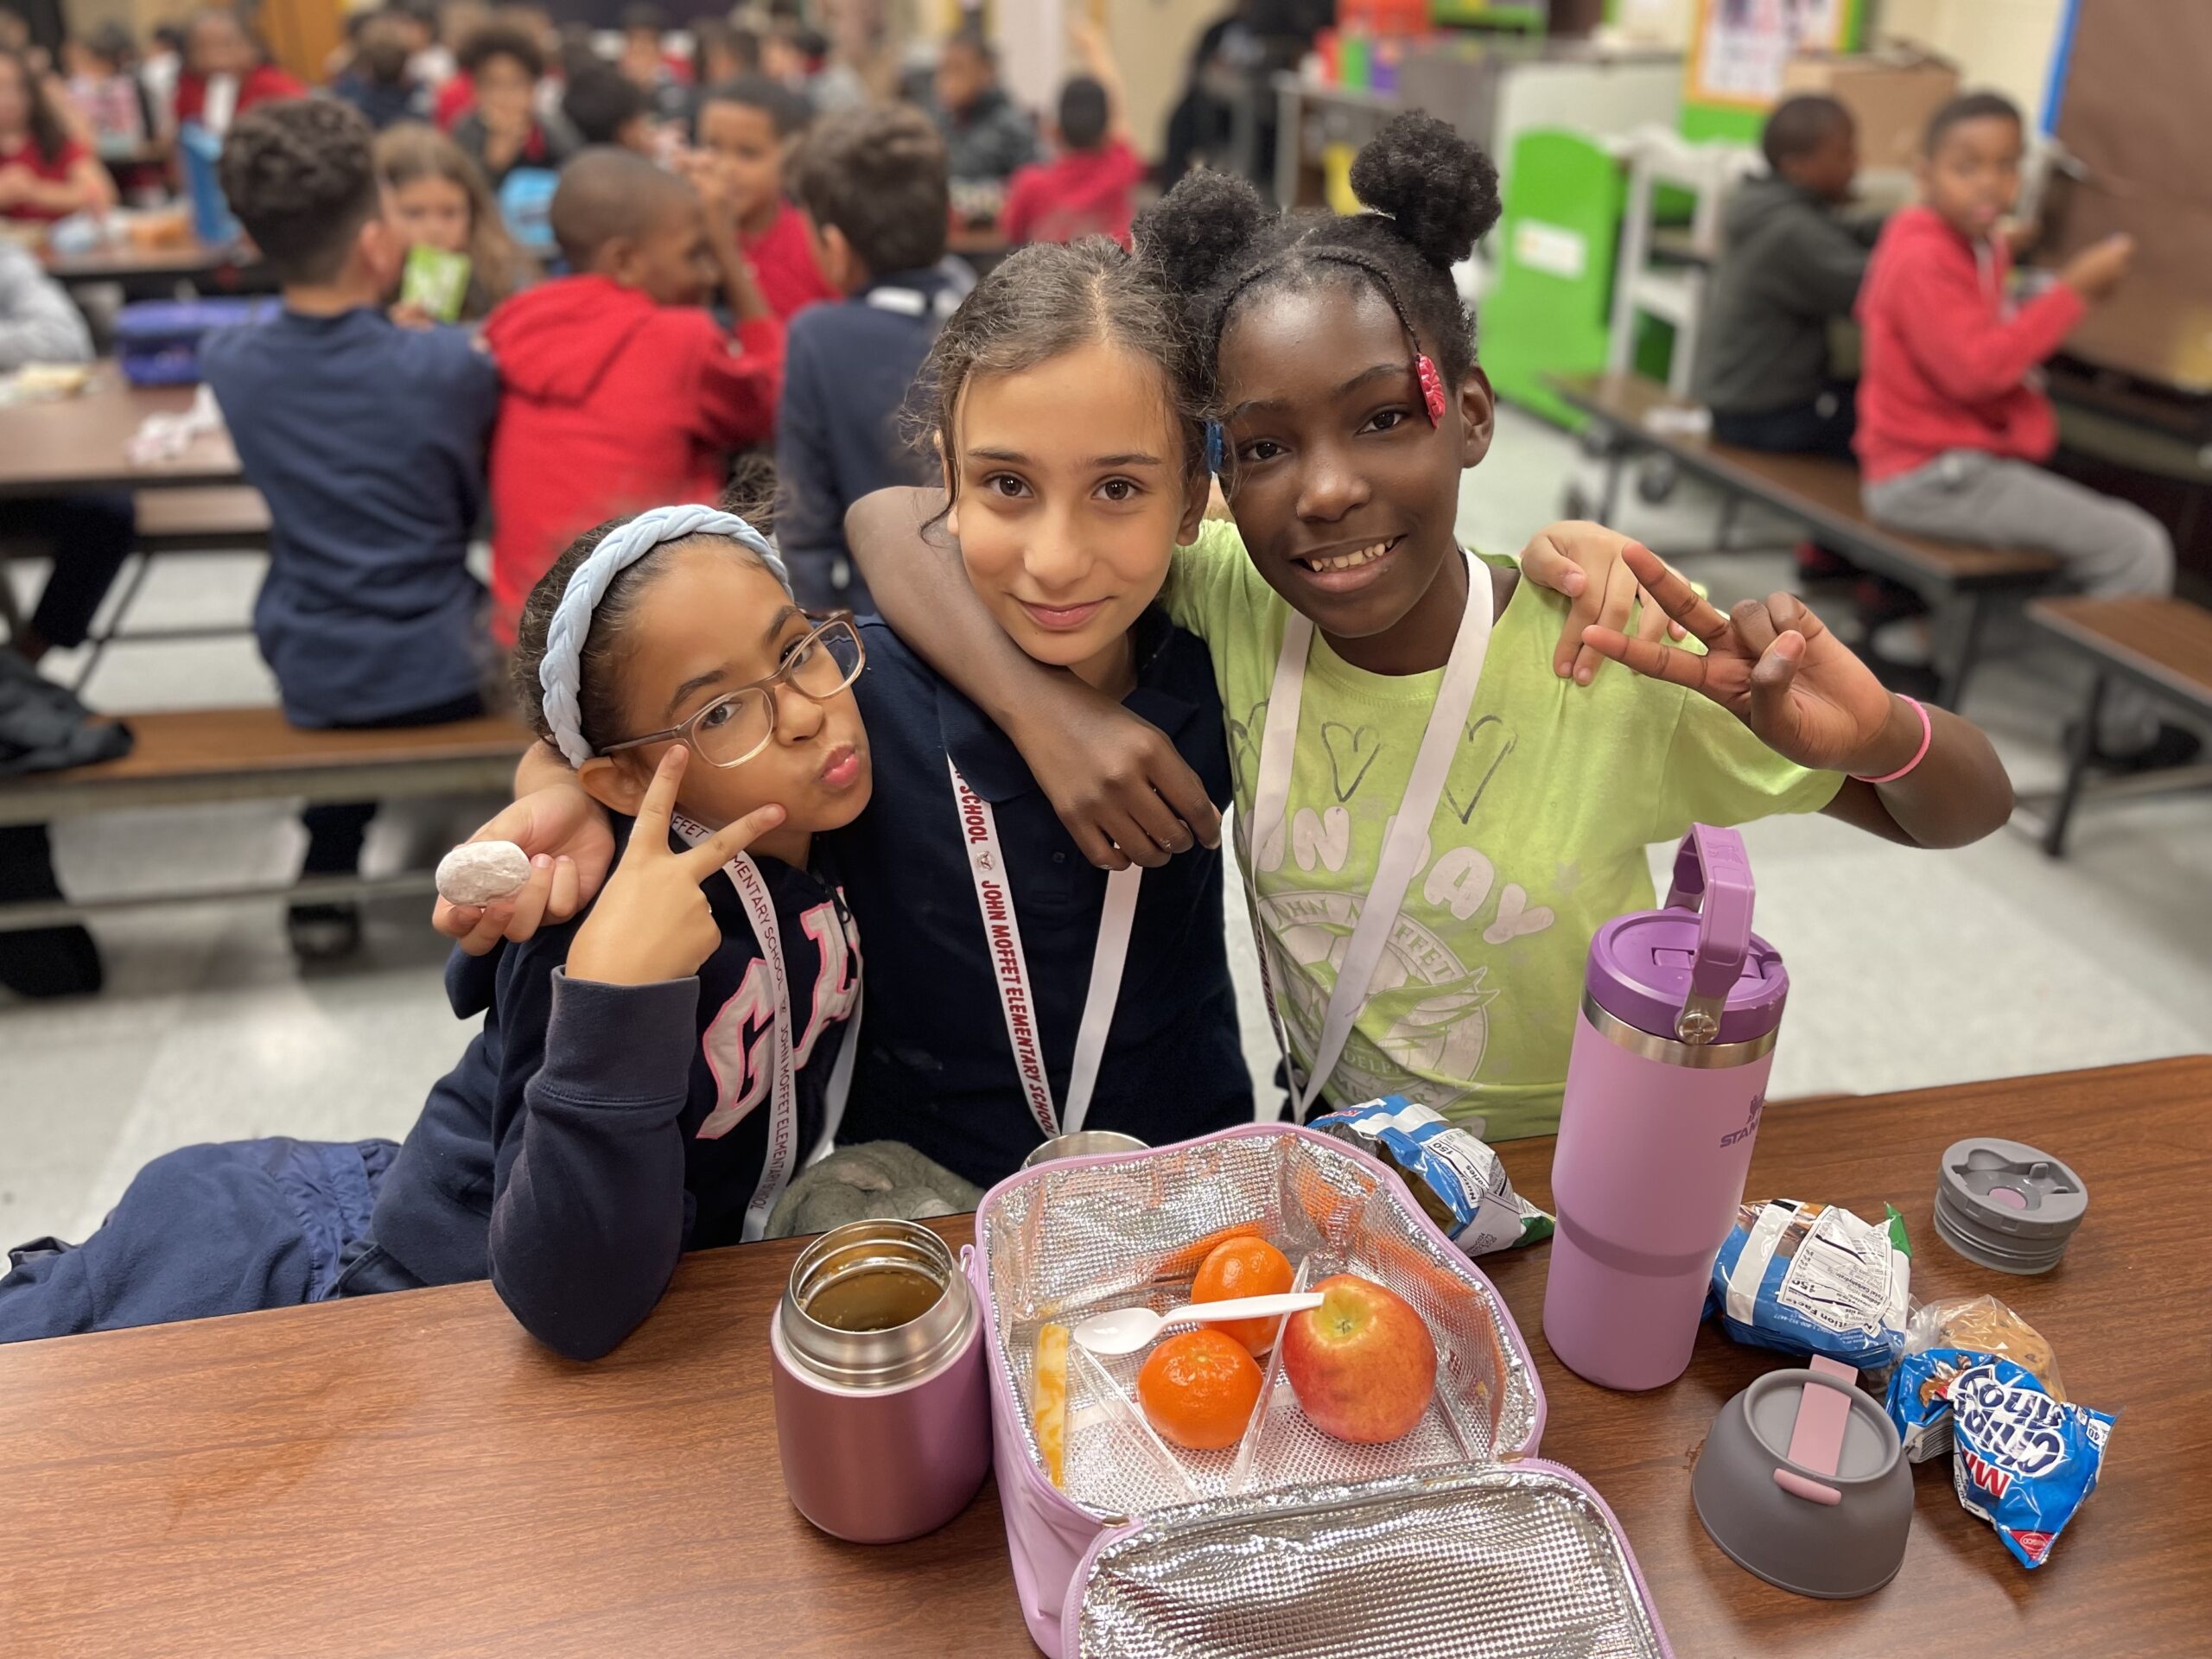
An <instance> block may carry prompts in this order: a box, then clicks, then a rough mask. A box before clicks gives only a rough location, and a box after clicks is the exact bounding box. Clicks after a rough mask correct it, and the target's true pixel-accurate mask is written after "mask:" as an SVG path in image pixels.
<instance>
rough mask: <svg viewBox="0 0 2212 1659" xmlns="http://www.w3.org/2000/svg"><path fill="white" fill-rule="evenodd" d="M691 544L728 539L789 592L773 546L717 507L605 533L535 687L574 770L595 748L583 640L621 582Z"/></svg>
mask: <svg viewBox="0 0 2212 1659" xmlns="http://www.w3.org/2000/svg"><path fill="white" fill-rule="evenodd" d="M687 536H727V537H729V538H730V539H731V540H732V541H734V542H739V543H742V544H743V545H744V546H746V547H747V548H749V549H750V550H752V551H753V553H754V554H755V555H757V556H759V558H760V563H762V564H764V565H766V567H767V569H768V574H769V575H772V576H773V577H774V578H775V579H776V580H777V581H778V582H781V583H782V584H783V586H784V591H785V593H789V592H790V591H791V575H790V573H789V572H788V571H786V570H785V569H784V562H783V560H782V559H781V558H780V557H779V556H778V555H777V552H776V550H775V548H774V547H773V546H772V545H771V544H770V543H769V542H768V539H767V538H766V537H764V536H763V535H761V533H760V531H757V530H755V529H753V526H752V525H750V524H747V523H746V522H745V520H744V519H742V518H739V517H738V516H737V515H736V514H735V513H730V512H720V511H719V510H717V509H715V508H714V507H697V506H681V507H654V508H652V510H650V511H649V512H641V513H639V515H638V516H637V517H636V518H632V520H630V522H629V523H628V524H623V525H620V526H619V527H617V528H616V529H613V530H611V531H607V536H606V538H605V539H604V540H602V541H601V543H600V544H599V545H598V546H597V547H595V548H594V549H592V550H591V554H590V556H589V557H588V558H586V559H585V560H584V562H583V563H582V564H580V565H578V566H577V567H576V569H575V575H571V576H570V577H569V586H568V588H567V589H566V590H565V591H564V592H563V594H562V595H561V602H560V604H559V605H558V606H557V607H555V609H554V612H553V620H552V621H551V622H550V623H549V624H548V625H547V626H546V629H545V655H544V658H543V659H542V660H541V661H540V662H539V664H538V665H537V683H538V685H539V687H540V688H541V689H542V690H543V692H544V694H545V696H544V709H545V725H546V728H547V729H548V730H549V731H550V732H551V733H552V734H553V741H554V742H555V743H556V745H558V746H559V747H560V750H561V753H563V755H565V756H566V757H568V761H569V765H570V766H582V765H583V763H584V762H585V761H587V760H590V759H591V754H592V749H591V745H590V744H588V743H587V742H585V741H584V734H583V716H582V713H581V712H580V711H579V709H578V708H577V706H576V691H577V686H578V683H579V681H580V679H581V677H582V669H581V664H582V658H583V651H584V640H585V638H586V637H587V636H588V634H589V633H590V632H591V618H592V613H593V612H594V611H595V610H597V609H598V608H599V601H601V600H602V599H604V598H606V597H607V589H608V588H611V587H613V585H614V578H615V577H617V576H619V575H621V574H622V573H623V571H625V570H626V569H629V568H630V567H631V566H632V565H633V564H635V563H637V562H638V561H639V559H642V558H644V557H645V555H646V554H648V553H650V552H652V550H654V549H655V548H657V547H659V546H661V545H663V544H664V543H668V542H680V541H682V540H683V538H684V537H687Z"/></svg>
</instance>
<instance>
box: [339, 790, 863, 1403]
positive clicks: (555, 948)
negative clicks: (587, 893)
mask: <svg viewBox="0 0 2212 1659" xmlns="http://www.w3.org/2000/svg"><path fill="white" fill-rule="evenodd" d="M628 833H629V823H628V821H627V820H619V821H618V822H617V824H616V836H617V839H618V841H621V842H626V841H627V839H628ZM758 862H759V864H760V872H761V874H762V875H763V876H764V877H765V878H766V881H767V884H768V888H769V892H770V894H771V896H772V899H774V902H775V906H776V918H777V923H778V925H779V930H780V931H781V933H782V935H783V954H784V963H785V972H786V974H787V975H788V976H789V983H790V985H791V1003H792V1007H791V1030H792V1035H793V1038H794V1039H795V1040H796V1041H797V1043H798V1058H799V1069H798V1102H799V1132H798V1143H797V1151H796V1153H795V1154H794V1157H793V1160H792V1166H791V1167H792V1173H797V1170H798V1166H800V1165H801V1164H802V1163H803V1162H804V1159H805V1157H806V1155H807V1154H808V1153H809V1152H810V1151H811V1150H812V1149H813V1147H814V1145H815V1143H816V1141H818V1140H819V1139H820V1137H821V1135H822V1129H823V1115H824V1108H825V1097H826V1093H827V1088H828V1084H829V1072H830V1069H831V1067H832V1066H833V1065H835V1063H836V1055H837V1050H838V1047H839V1046H840V1044H842V1041H843V1040H844V1033H845V1021H846V1020H848V1019H849V1017H850V1015H851V1013H852V1009H853V1005H854V1001H855V995H856V993H857V990H858V986H859V978H860V959H859V951H858V939H857V937H856V935H855V931H854V928H853V924H852V919H851V917H850V915H849V913H848V912H847V911H846V909H845V906H844V902H843V899H842V895H841V894H840V893H839V892H838V890H837V888H836V886H835V884H834V882H833V880H831V879H830V878H829V877H828V876H827V875H825V874H822V873H820V871H819V869H818V868H817V870H795V869H793V868H791V867H790V866H788V865H785V864H782V863H779V862H778V861H776V860H774V859H772V858H765V857H764V858H760V859H759V860H758ZM706 893H707V897H708V900H709V904H710V905H711V906H712V907H713V910H714V912H715V918H716V919H717V920H718V921H719V922H720V923H721V930H722V943H721V947H720V948H719V949H718V950H716V951H715V954H714V955H713V956H711V957H709V958H708V959H707V962H706V963H705V964H704V965H703V966H702V968H701V969H700V970H699V972H698V974H697V976H695V977H693V978H690V979H681V980H670V981H666V982H662V983H659V984H655V985H639V986H614V985H602V984H596V983H594V982H589V981H585V980H572V979H570V978H569V977H568V976H567V974H566V972H565V971H564V970H563V968H562V963H563V962H564V961H565V960H566V958H567V956H568V950H569V941H570V940H571V939H572V938H574V937H575V931H576V928H577V927H578V925H580V920H581V918H579V920H578V921H571V922H568V923H565V924H563V925H560V926H557V927H551V928H547V929H545V930H543V931H541V932H540V933H539V934H538V935H537V938H533V939H531V941H530V942H529V943H528V944H519V945H509V946H506V947H505V948H504V949H503V950H499V951H498V952H495V953H493V955H490V956H486V957H481V958H476V957H467V956H465V955H463V954H462V953H461V952H460V951H458V950H456V951H455V952H454V956H453V959H452V961H451V963H449V964H448V968H447V970H446V984H447V990H448V995H450V997H451V999H452V1001H453V1005H454V1011H455V1012H456V1013H458V1014H461V1015H463V1016H464V1017H467V1016H470V1015H473V1014H477V1013H482V1014H483V1015H484V1028H483V1030H482V1032H481V1033H479V1035H478V1036H477V1037H476V1039H474V1041H473V1042H472V1043H470V1045H469V1046H468V1049H467V1052H466V1053H464V1054H463V1055H462V1056H461V1062H460V1064H459V1065H455V1066H454V1069H453V1070H452V1071H450V1072H449V1073H448V1074H447V1075H446V1077H443V1078H442V1080H440V1082H439V1083H438V1084H436V1085H435V1087H433V1088H432V1089H431V1090H430V1097H429V1101H428V1102H427V1103H425V1104H424V1106H423V1116H422V1117H421V1118H420V1119H419V1120H418V1121H417V1122H416V1125H415V1127H414V1128H413V1129H412V1130H411V1131H410V1132H409V1134H408V1136H407V1141H406V1144H405V1145H404V1147H401V1149H400V1152H399V1156H398V1158H397V1160H395V1161H394V1163H393V1165H392V1166H391V1173H389V1174H388V1175H387V1176H386V1177H385V1182H384V1186H383V1189H382V1190H381V1192H379V1193H378V1198H377V1207H376V1213H375V1216H374V1217H373V1218H372V1222H371V1224H370V1234H371V1236H372V1238H373V1239H374V1240H375V1242H376V1243H378V1244H380V1245H382V1246H383V1247H384V1249H385V1250H386V1251H387V1252H388V1253H389V1254H390V1255H391V1256H393V1257H394V1258H395V1259H396V1260H397V1262H399V1263H400V1265H401V1266H403V1267H404V1268H407V1269H408V1270H409V1271H410V1272H411V1273H413V1274H415V1275H416V1277H417V1278H420V1279H422V1280H423V1281H427V1282H429V1283H431V1284H451V1283H456V1282H459V1281H463V1280H469V1279H481V1278H484V1277H485V1276H486V1274H488V1275H489V1276H490V1278H491V1280H492V1282H493V1285H494V1286H495V1287H497V1289H498V1290H499V1296H500V1299H501V1300H504V1301H505V1303H506V1305H507V1306H508V1307H509V1308H511V1309H512V1311H513V1313H514V1315H515V1317H516V1318H517V1319H519V1320H520V1321H521V1322H522V1324H523V1325H524V1328H525V1329H527V1330H528V1331H529V1332H530V1333H531V1335H532V1336H534V1337H536V1338H538V1340H540V1341H541V1342H543V1343H544V1344H546V1345H547V1346H549V1347H551V1348H554V1349H556V1350H558V1351H560V1352H562V1353H563V1354H566V1355H568V1356H569V1357H570V1358H572V1359H596V1358H598V1357H600V1356H601V1355H602V1354H605V1353H607V1351H610V1350H611V1349H613V1347H614V1346H615V1345H616V1344H618V1343H620V1341H621V1340H622V1338H624V1337H626V1336H627V1335H628V1334H629V1333H630V1332H631V1331H632V1330H633V1329H635V1328H636V1326H637V1325H638V1324H639V1321H640V1320H642V1319H644V1318H645V1315H646V1314H647V1313H651V1312H652V1308H653V1306H654V1304H655V1303H656V1302H658V1300H660V1296H661V1293H662V1291H664V1289H666V1288H667V1286H668V1281H669V1275H670V1274H672V1273H673V1272H674V1271H675V1270H676V1262H677V1257H678V1256H679V1255H682V1254H683V1252H684V1251H685V1250H690V1249H709V1248H711V1247H713V1246H715V1245H721V1244H734V1243H738V1242H739V1241H740V1239H741V1236H742V1234H743V1230H744V1224H745V1211H746V1206H747V1204H748V1203H750V1202H751V1200H752V1198H753V1188H754V1186H755V1185H756V1184H757V1183H758V1181H759V1179H760V1170H761V1166H762V1163H763V1160H764V1158H765V1155H766V1147H767V1137H768V1129H769V1119H770V1117H771V1116H772V1089H773V1080H774V1074H773V1070H772V1067H773V1064H774V1058H773V1057H774V1052H775V1048H774V1034H773V1033H774V1005H773V1001H772V995H771V987H770V981H769V977H768V971H767V967H766V963H764V962H763V961H762V960H761V956H760V947H759V945H758V944H756V943H755V941H754V939H753V929H752V925H751V923H750V921H749V920H748V919H747V914H746V911H745V906H743V905H742V904H741V902H739V899H738V897H737V893H736V889H735V888H734V887H732V886H731V885H730V880H729V878H728V875H726V874H715V875H714V876H712V877H710V878H709V880H708V881H707V883H706Z"/></svg>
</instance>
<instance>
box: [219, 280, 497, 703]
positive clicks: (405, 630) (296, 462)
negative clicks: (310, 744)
mask: <svg viewBox="0 0 2212 1659" xmlns="http://www.w3.org/2000/svg"><path fill="white" fill-rule="evenodd" d="M200 362H201V365H202V368H203V372H205V374H206V376H207V384H208V385H211V386H212V387H213V388H214V391H215V400H216V402H217V403H218V404H220V405H221V406H222V410H223V419H224V421H225V423H226V424H227V425H228V426H229V427H230V429H231V439H232V442H233V443H234V444H236V445H237V447H238V460H239V461H240V462H241V463H242V464H243V466H244V467H245V475H246V480H247V481H248V482H249V483H251V485H252V486H254V487H255V488H256V489H257V490H259V491H260V492H261V493H262V494H263V495H264V496H266V497H267V498H268V500H269V524H270V529H269V574H268V575H267V576H266V577H265V578H264V580H263V582H262V584H261V595H260V597H259V598H258V599H257V600H256V601H254V607H253V629H254V633H255V636H256V637H257V639H258V640H259V642H260V645H261V654H262V656H263V657H264V658H267V659H268V663H269V666H270V670H271V671H274V672H275V674H276V676H277V689H278V690H279V691H280V692H281V693H282V694H283V701H284V717H285V718H286V719H287V720H289V721H291V722H292V723H293V724H294V725H296V726H349V725H352V726H358V725H365V724H368V723H370V722H372V721H378V720H384V719H388V718H390V717H391V716H392V715H403V714H406V713H409V712H410V711H412V710H414V709H428V708H432V707H435V706H437V705H440V704H444V703H450V702H458V701H459V700H460V699H461V698H462V697H465V696H469V695H471V694H472V693H474V691H476V690H477V689H478V687H479V684H480V680H481V677H482V670H481V666H480V650H481V647H480V637H481V632H482V630H481V628H480V626H479V623H478V612H479V610H480V607H481V606H482V603H483V599H484V590H483V589H482V588H480V586H478V584H477V582H476V579H475V578H474V577H473V576H471V575H469V574H468V567H467V557H468V538H469V536H470V534H471V533H472V532H473V531H474V529H475V526H476V521H477V519H478V518H480V516H481V515H482V513H483V511H484V444H485V439H486V435H488V434H489V432H490V431H491V427H492V417H493V414H494V413H495V412H497V410H498V408H499V374H498V372H497V371H496V370H494V369H493V366H492V360H491V359H489V358H488V357H486V356H485V355H484V354H483V353H481V352H480V351H478V350H476V349H475V347H474V345H473V344H472V343H471V342H470V340H469V338H468V336H467V334H464V333H462V332H461V330H460V329H457V328H447V327H435V328H402V327H397V325H396V324H394V323H393V322H392V321H391V320H390V319H389V318H387V317H386V316H385V315H384V313H383V312H381V311H377V310H372V309H370V308H366V307H364V308H360V309H358V310H353V311H346V312H343V313H341V314H340V315H337V316H334V317H309V316H302V315H300V314H299V313H297V312H294V311H285V312H283V313H281V314H280V315H278V316H277V317H276V318H275V319H274V320H273V321H270V322H268V323H265V324H261V325H258V326H255V327H241V328H225V329H219V330H218V331H217V332H215V333H214V334H210V335H209V336H208V337H207V340H204V341H203V342H202V343H201V345H200Z"/></svg>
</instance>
